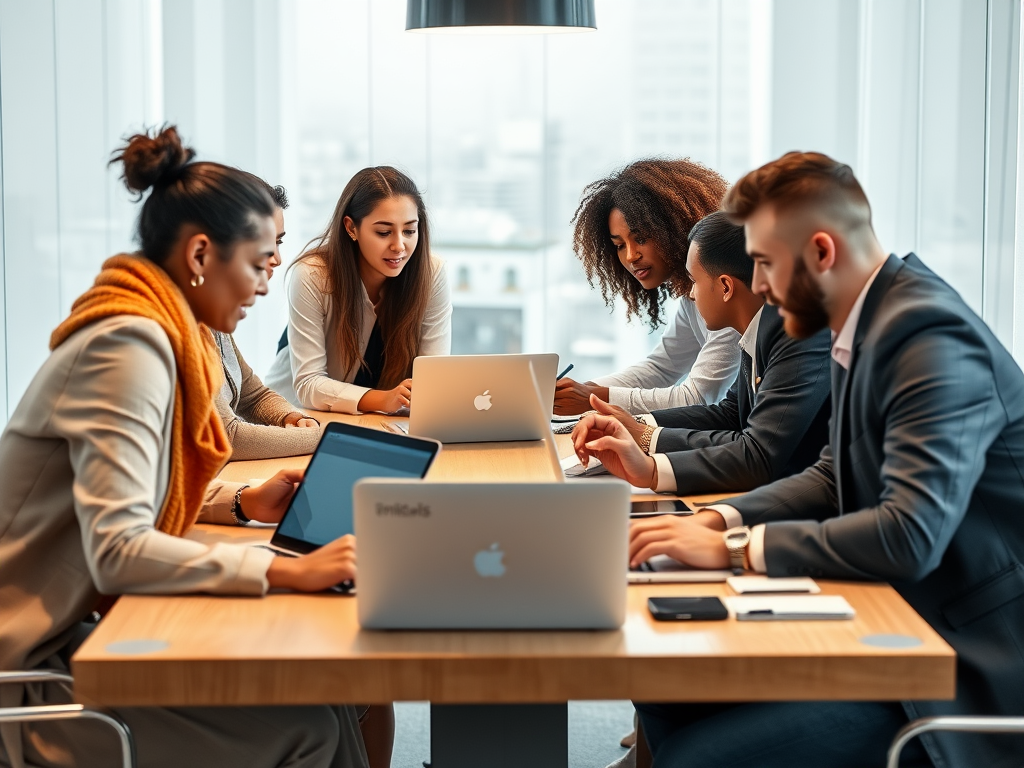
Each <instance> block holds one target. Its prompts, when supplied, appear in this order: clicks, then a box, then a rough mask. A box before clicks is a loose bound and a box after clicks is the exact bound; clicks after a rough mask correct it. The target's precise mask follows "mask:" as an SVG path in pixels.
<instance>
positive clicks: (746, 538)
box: [722, 525, 750, 574]
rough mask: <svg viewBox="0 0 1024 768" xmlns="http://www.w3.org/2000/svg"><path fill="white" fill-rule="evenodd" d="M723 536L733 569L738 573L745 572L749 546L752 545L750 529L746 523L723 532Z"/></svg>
mask: <svg viewBox="0 0 1024 768" xmlns="http://www.w3.org/2000/svg"><path fill="white" fill-rule="evenodd" d="M722 538H723V539H725V548H726V549H728V550H729V560H730V565H731V566H732V569H733V571H735V572H736V573H737V574H740V573H743V564H744V562H745V561H746V557H747V547H748V546H749V545H750V529H749V528H748V527H747V526H745V525H741V526H738V527H736V528H730V529H729V530H728V531H726V532H725V533H723V534H722Z"/></svg>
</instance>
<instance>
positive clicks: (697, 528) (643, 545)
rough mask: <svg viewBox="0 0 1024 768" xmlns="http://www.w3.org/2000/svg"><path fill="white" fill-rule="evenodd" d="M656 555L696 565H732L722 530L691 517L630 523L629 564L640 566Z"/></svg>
mask: <svg viewBox="0 0 1024 768" xmlns="http://www.w3.org/2000/svg"><path fill="white" fill-rule="evenodd" d="M719 517H721V516H720V515H719ZM655 555H668V556H669V557H671V558H672V559H673V560H678V561H679V562H680V563H684V564H686V565H690V566H693V567H694V568H714V569H718V568H728V567H729V550H728V549H726V547H725V539H723V538H722V534H721V532H719V531H716V530H714V529H712V528H709V527H707V526H705V525H701V524H700V523H699V522H696V523H695V522H694V520H693V518H690V517H676V516H674V515H665V516H663V517H649V518H646V519H644V520H634V521H633V522H632V523H630V525H629V567H630V568H637V567H639V565H640V563H643V562H646V561H647V560H650V559H651V558H652V557H654V556H655Z"/></svg>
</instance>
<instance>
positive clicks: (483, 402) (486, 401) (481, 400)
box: [473, 389, 491, 411]
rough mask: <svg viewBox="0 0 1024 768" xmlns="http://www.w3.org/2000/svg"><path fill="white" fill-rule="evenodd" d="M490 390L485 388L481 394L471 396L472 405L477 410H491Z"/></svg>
mask: <svg viewBox="0 0 1024 768" xmlns="http://www.w3.org/2000/svg"><path fill="white" fill-rule="evenodd" d="M490 392H491V390H489V389H485V390H484V393H483V394H482V395H477V396H476V397H474V398H473V405H475V406H476V409H477V410H478V411H489V410H491V395H490Z"/></svg>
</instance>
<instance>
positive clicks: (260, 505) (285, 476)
mask: <svg viewBox="0 0 1024 768" xmlns="http://www.w3.org/2000/svg"><path fill="white" fill-rule="evenodd" d="M304 474H305V471H304V470H301V469H282V470H281V471H280V472H278V473H277V474H276V475H274V476H273V477H272V478H270V479H269V480H267V481H266V482H264V483H262V484H261V485H257V486H251V487H249V488H245V489H244V490H243V491H242V498H241V499H240V501H241V505H242V514H244V515H245V516H246V517H248V518H249V519H250V520H256V521H258V522H261V523H279V522H281V518H282V517H283V516H284V513H285V510H287V509H288V503H289V502H290V501H291V500H292V496H294V495H295V489H296V488H298V486H299V481H300V480H302V476H303V475H304Z"/></svg>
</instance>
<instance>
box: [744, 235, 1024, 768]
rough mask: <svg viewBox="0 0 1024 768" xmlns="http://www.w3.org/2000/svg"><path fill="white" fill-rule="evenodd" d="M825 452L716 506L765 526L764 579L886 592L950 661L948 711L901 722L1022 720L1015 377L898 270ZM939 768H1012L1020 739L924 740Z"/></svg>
mask: <svg viewBox="0 0 1024 768" xmlns="http://www.w3.org/2000/svg"><path fill="white" fill-rule="evenodd" d="M833 377H834V380H835V384H836V387H837V389H838V396H836V397H833V403H834V408H833V413H832V421H831V436H830V441H829V446H827V447H826V449H825V450H824V451H823V452H822V454H821V457H820V459H819V461H818V462H817V463H816V464H815V465H814V466H813V467H810V468H809V469H807V470H806V471H805V472H803V473H802V474H800V475H796V476H794V477H791V478H787V479H785V480H781V481H779V482H777V483H773V484H771V485H769V486H766V487H764V488H761V489H759V490H757V491H754V492H753V493H750V494H747V495H745V496H742V497H739V498H736V499H732V500H730V502H729V503H730V504H732V505H733V506H734V507H736V509H738V510H739V511H740V512H741V514H742V515H743V520H744V522H745V523H746V524H748V525H754V524H757V523H767V524H768V525H767V527H766V529H765V561H766V565H767V568H768V574H769V575H771V576H788V575H794V574H808V575H812V576H819V577H825V578H837V579H881V580H885V581H889V582H890V583H892V585H893V586H894V587H895V588H896V590H897V591H898V592H899V593H900V594H901V595H902V596H903V597H904V598H905V599H906V600H907V602H908V603H910V605H912V606H913V607H914V609H915V610H916V611H917V612H918V613H919V614H921V616H923V617H924V618H925V619H926V620H927V621H928V623H929V624H931V626H932V627H934V628H935V630H936V631H937V632H938V633H939V634H940V635H942V636H943V637H944V638H945V639H946V641H947V642H948V643H949V644H950V645H951V646H952V647H953V648H954V649H955V650H956V652H957V657H958V664H957V697H956V700H955V701H949V702H946V701H918V702H906V703H905V704H904V706H905V708H906V709H907V712H908V714H909V715H910V716H912V717H917V716H924V715H939V714H1002V715H1009V714H1016V715H1020V714H1021V713H1022V712H1024V565H1022V561H1024V374H1022V373H1021V370H1020V368H1019V367H1018V366H1017V364H1016V363H1015V362H1014V360H1013V358H1011V357H1010V354H1009V352H1007V351H1006V349H1005V348H1004V347H1003V346H1002V345H1001V344H1000V343H999V341H998V340H997V339H996V338H995V336H994V335H993V334H992V332H991V331H990V330H989V328H988V327H987V326H986V325H985V323H984V322H982V320H981V319H980V318H979V317H978V316H977V315H975V314H974V313H973V312H972V311H971V310H970V309H969V308H968V307H967V305H966V304H964V302H963V300H962V299H961V298H960V296H959V295H958V294H957V293H956V291H954V290H953V289H952V288H950V287H949V286H948V285H947V284H946V283H945V282H943V281H942V280H941V279H939V278H938V277H937V276H936V275H935V274H934V273H932V272H931V271H930V270H928V268H927V267H925V266H924V265H923V264H922V263H921V261H920V260H919V259H918V258H917V257H916V256H914V255H913V254H911V255H910V256H908V257H907V258H906V260H905V261H901V260H900V259H898V258H897V257H895V256H890V257H889V259H888V261H887V262H886V263H885V264H884V265H883V266H882V269H881V270H880V271H879V273H878V276H877V277H876V278H875V282H874V283H873V284H872V286H871V288H870V290H869V291H868V294H867V297H866V299H865V302H864V308H863V311H862V314H861V317H860V321H859V323H858V325H857V330H856V334H855V336H854V344H853V353H852V358H851V362H850V370H849V372H848V373H846V374H845V375H844V373H843V371H842V369H840V368H839V366H838V365H837V364H833ZM924 743H925V747H926V748H927V749H928V752H929V754H930V755H931V757H932V760H933V762H934V763H935V765H936V766H937V767H938V768H943V767H944V766H986V768H1011V767H1012V768H1019V767H1020V766H1021V764H1022V763H1024V757H1022V755H1024V743H1022V741H1021V740H1020V738H1019V737H1016V738H1015V739H1014V738H1011V737H1007V736H996V735H988V736H972V735H965V734H952V733H947V734H933V735H927V736H925V737H924Z"/></svg>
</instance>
